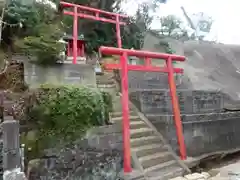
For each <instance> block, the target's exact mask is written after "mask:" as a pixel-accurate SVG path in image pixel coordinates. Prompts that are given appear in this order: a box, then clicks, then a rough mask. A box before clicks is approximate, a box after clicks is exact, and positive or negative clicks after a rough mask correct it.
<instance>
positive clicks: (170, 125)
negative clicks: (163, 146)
mask: <svg viewBox="0 0 240 180" xmlns="http://www.w3.org/2000/svg"><path fill="white" fill-rule="evenodd" d="M148 118H149V120H150V121H151V122H152V123H153V124H154V125H155V127H156V128H157V129H158V130H159V131H160V132H161V133H162V134H163V135H164V136H165V138H166V139H167V140H168V141H169V143H170V144H171V146H172V147H173V149H174V150H175V151H176V153H179V151H178V143H177V137H176V131H175V125H174V118H173V116H169V115H168V116H164V115H158V116H150V117H148ZM181 119H182V124H183V133H184V139H185V144H186V149H187V156H189V157H198V156H202V155H208V154H211V153H216V152H221V151H233V150H236V149H240V142H239V136H240V129H239V128H238V127H239V126H240V121H239V119H240V112H225V113H205V114H204V113H202V114H185V115H182V116H181Z"/></svg>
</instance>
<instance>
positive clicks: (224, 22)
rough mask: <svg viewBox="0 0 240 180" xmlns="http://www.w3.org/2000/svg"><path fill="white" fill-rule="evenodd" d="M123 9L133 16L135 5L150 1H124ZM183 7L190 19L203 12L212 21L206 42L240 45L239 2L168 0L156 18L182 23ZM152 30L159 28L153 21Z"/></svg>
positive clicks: (162, 5)
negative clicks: (167, 17)
mask: <svg viewBox="0 0 240 180" xmlns="http://www.w3.org/2000/svg"><path fill="white" fill-rule="evenodd" d="M126 1H127V3H126V4H125V5H124V9H125V10H126V12H127V14H129V15H133V14H134V13H135V12H136V10H137V4H138V3H142V2H144V1H148V2H149V1H150V0H126ZM181 6H183V7H184V8H185V10H186V11H187V13H188V15H189V16H190V17H191V15H192V14H194V13H198V12H204V13H206V14H207V15H209V16H211V17H212V18H213V20H214V23H213V26H212V30H211V32H210V33H209V34H208V36H207V37H206V39H208V40H216V41H218V42H221V43H225V44H240V21H239V18H240V9H239V8H240V0H227V1H226V0H168V2H167V3H166V4H161V5H160V8H159V9H158V10H157V11H156V16H166V15H170V14H173V15H176V16H177V17H179V18H181V20H182V21H184V23H186V25H187V22H186V19H185V18H184V16H183V13H182V10H181V9H180V7H181ZM152 28H153V29H157V28H160V26H159V23H158V21H157V20H155V21H154V22H153V24H152Z"/></svg>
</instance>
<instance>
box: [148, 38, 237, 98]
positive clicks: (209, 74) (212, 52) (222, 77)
mask: <svg viewBox="0 0 240 180" xmlns="http://www.w3.org/2000/svg"><path fill="white" fill-rule="evenodd" d="M160 41H161V38H159V37H156V36H154V35H153V34H148V35H147V36H146V37H145V41H144V49H147V50H151V51H155V52H163V51H162V47H161V46H160V45H159V42H160ZM167 41H168V42H169V44H170V46H171V47H172V49H174V50H175V51H176V54H179V55H184V56H186V58H187V59H186V62H184V63H178V65H177V66H178V67H182V68H184V76H183V77H182V82H181V83H182V84H184V87H185V88H187V89H193V90H217V91H221V92H223V93H226V94H228V95H229V96H230V97H231V98H233V99H234V100H239V99H240V85H239V83H240V71H239V69H240V60H238V59H240V46H236V45H223V44H213V43H208V42H201V43H199V42H195V41H186V42H184V43H183V42H179V41H176V40H170V39H167Z"/></svg>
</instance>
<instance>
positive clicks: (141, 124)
mask: <svg viewBox="0 0 240 180" xmlns="http://www.w3.org/2000/svg"><path fill="white" fill-rule="evenodd" d="M145 127H147V128H148V126H147V124H145V123H144V122H143V121H141V120H139V121H131V122H130V128H131V129H132V130H134V129H140V128H145Z"/></svg>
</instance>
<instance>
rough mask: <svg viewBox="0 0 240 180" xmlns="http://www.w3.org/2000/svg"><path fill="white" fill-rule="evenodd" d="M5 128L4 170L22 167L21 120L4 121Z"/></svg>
mask: <svg viewBox="0 0 240 180" xmlns="http://www.w3.org/2000/svg"><path fill="white" fill-rule="evenodd" d="M2 128H3V170H4V171H6V170H13V169H16V168H20V167H21V161H20V143H19V122H18V121H15V120H10V121H4V122H3V124H2Z"/></svg>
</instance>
